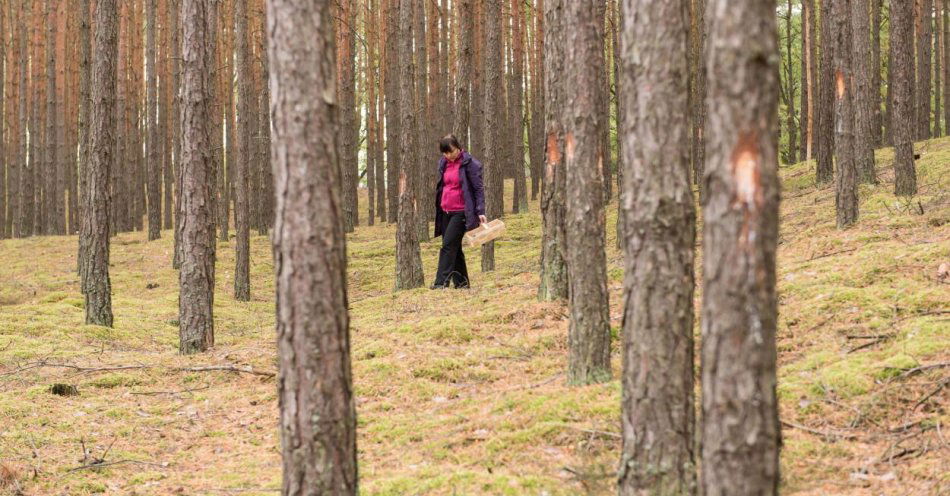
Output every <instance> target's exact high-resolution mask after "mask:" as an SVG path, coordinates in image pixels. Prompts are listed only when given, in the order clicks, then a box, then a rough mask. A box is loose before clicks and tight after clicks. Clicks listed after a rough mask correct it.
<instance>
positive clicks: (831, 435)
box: [781, 420, 858, 441]
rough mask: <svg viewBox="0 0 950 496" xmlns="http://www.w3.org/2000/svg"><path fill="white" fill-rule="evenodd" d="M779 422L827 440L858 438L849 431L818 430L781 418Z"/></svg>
mask: <svg viewBox="0 0 950 496" xmlns="http://www.w3.org/2000/svg"><path fill="white" fill-rule="evenodd" d="M781 422H782V425H784V426H786V427H792V428H795V429H798V430H801V431H805V432H808V433H811V434H814V435H816V436H820V437H823V438H825V439H828V440H831V441H837V440H839V439H848V440H851V439H857V438H858V436H857V435H856V434H851V433H850V432H830V431H820V430H818V429H812V428H811V427H808V426H806V425H802V424H796V423H795V422H789V421H788V420H782V421H781Z"/></svg>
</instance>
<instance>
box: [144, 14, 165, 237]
mask: <svg viewBox="0 0 950 496" xmlns="http://www.w3.org/2000/svg"><path fill="white" fill-rule="evenodd" d="M147 1H148V19H147V24H148V26H147V29H146V39H147V41H146V45H147V50H148V53H147V55H146V59H145V64H146V69H145V72H147V73H148V74H147V77H148V104H147V106H146V109H147V112H146V114H145V124H146V126H147V128H148V140H147V144H146V146H145V148H146V153H147V156H146V164H147V166H146V168H147V174H146V176H147V182H148V203H147V205H148V240H149V241H152V240H154V239H158V238H160V237H161V235H162V200H161V198H162V193H161V181H162V170H161V150H160V146H161V144H160V142H159V139H158V138H159V137H158V74H157V73H156V72H155V69H156V67H157V66H156V64H155V58H156V52H155V50H156V41H157V40H156V38H155V37H156V33H157V28H156V26H155V24H156V22H157V21H158V16H157V15H156V14H157V11H158V0H147Z"/></svg>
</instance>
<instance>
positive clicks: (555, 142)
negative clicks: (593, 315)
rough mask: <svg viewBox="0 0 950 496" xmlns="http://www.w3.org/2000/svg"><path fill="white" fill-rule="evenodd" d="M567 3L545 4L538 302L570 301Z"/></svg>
mask: <svg viewBox="0 0 950 496" xmlns="http://www.w3.org/2000/svg"><path fill="white" fill-rule="evenodd" d="M564 1H565V0H547V2H545V3H544V5H543V7H544V25H545V29H546V30H547V32H548V36H546V38H545V43H544V64H543V66H544V74H543V78H544V130H545V146H544V157H545V163H544V171H543V172H542V183H541V218H542V220H541V222H542V227H541V229H542V231H541V284H540V285H539V287H538V299H540V300H542V301H556V300H567V297H568V290H567V263H566V262H565V260H564V256H565V253H564V248H565V247H564V243H565V233H564V194H565V193H564V189H565V180H564V126H563V124H562V122H561V114H560V111H561V106H562V105H563V104H564V101H565V96H564V84H563V81H562V78H563V77H564V40H563V36H564V31H563V28H564Z"/></svg>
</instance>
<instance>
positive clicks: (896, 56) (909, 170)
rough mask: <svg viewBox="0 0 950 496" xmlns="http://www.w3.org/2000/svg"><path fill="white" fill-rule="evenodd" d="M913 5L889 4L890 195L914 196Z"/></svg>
mask: <svg viewBox="0 0 950 496" xmlns="http://www.w3.org/2000/svg"><path fill="white" fill-rule="evenodd" d="M913 9H914V6H913V4H911V3H910V2H893V1H892V2H890V21H891V32H890V40H891V41H890V47H891V52H890V57H889V59H890V63H891V67H890V70H891V75H892V78H893V81H892V84H891V85H890V88H891V96H890V98H891V109H890V112H889V114H890V118H891V139H892V140H893V142H894V193H895V194H897V195H900V196H911V195H915V194H917V171H916V170H915V169H914V134H915V130H916V129H915V127H914V124H915V122H916V121H915V120H914V65H913V64H914V62H913V61H914V55H913V50H914V49H913V47H914V34H913V33H914V24H913V23H914V10H913Z"/></svg>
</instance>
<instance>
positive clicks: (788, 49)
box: [785, 0, 798, 164]
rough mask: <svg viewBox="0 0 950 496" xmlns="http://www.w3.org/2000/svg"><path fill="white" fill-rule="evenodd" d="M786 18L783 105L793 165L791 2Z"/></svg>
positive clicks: (790, 160)
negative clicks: (784, 106) (785, 106)
mask: <svg viewBox="0 0 950 496" xmlns="http://www.w3.org/2000/svg"><path fill="white" fill-rule="evenodd" d="M786 14H787V17H786V18H785V54H786V63H785V83H786V91H785V100H786V102H785V105H787V109H786V113H785V117H786V121H785V122H786V125H785V127H786V128H787V129H788V157H787V159H788V163H790V164H794V163H797V162H798V157H797V156H796V155H795V151H796V147H797V141H798V136H797V135H796V134H795V133H796V131H797V129H796V126H795V78H794V77H793V74H792V58H793V57H792V0H788V11H787V12H786Z"/></svg>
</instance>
